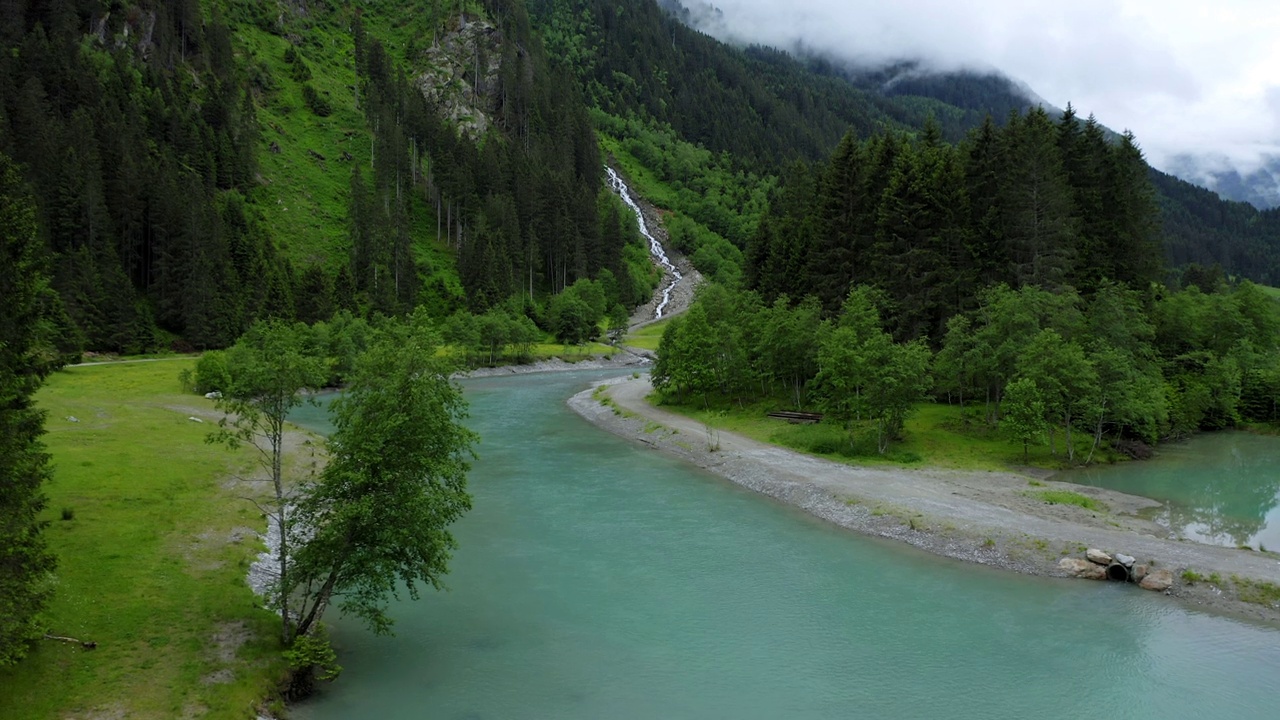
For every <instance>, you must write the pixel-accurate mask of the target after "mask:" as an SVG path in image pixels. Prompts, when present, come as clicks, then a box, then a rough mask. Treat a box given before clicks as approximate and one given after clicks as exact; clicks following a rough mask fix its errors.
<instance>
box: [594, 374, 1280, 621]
mask: <svg viewBox="0 0 1280 720" xmlns="http://www.w3.org/2000/svg"><path fill="white" fill-rule="evenodd" d="M601 384H602V385H605V386H607V388H606V390H604V391H602V392H603V395H604V396H606V397H607V398H608V400H609V404H605V403H602V402H601V401H600V400H599V399H597V398H596V397H595V396H594V395H593V393H594V391H593V390H587V391H584V392H582V393H579V394H578V395H575V396H574V397H573V398H571V399H570V400H569V406H570V407H571V408H573V409H574V410H575V411H576V412H577V413H578V414H580V415H582V416H583V417H585V418H586V419H587V420H590V421H591V422H593V423H594V424H596V425H598V426H600V427H602V428H604V429H606V430H609V431H610V432H613V433H615V434H617V435H620V436H622V437H626V438H629V439H632V440H635V441H638V442H641V443H644V444H646V445H649V446H651V447H653V448H655V449H657V450H660V451H662V452H664V453H667V454H670V455H674V456H677V457H680V458H683V459H685V460H688V461H689V462H692V463H693V464H695V465H697V466H699V467H702V468H704V469H707V470H709V471H711V472H713V473H715V474H717V475H719V476H721V477H723V478H726V479H728V480H730V481H732V482H734V483H736V484H738V485H741V486H743V487H747V488H750V489H752V490H755V491H757V492H760V493H763V494H765V495H768V496H770V497H773V498H775V499H777V500H779V501H782V502H785V503H788V504H790V505H794V506H796V507H799V508H801V509H803V510H805V511H807V512H809V513H811V514H813V515H815V516H817V517H820V518H823V519H824V520H828V521H830V522H833V523H835V524H837V525H840V526H842V527H845V528H848V529H850V530H854V531H857V532H861V533H865V534H867V535H874V536H878V537H884V538H890V539H894V540H899V541H902V542H906V543H908V544H910V545H913V546H915V547H917V548H920V549H922V550H926V551H928V552H931V553H935V554H937V555H944V556H946V557H951V558H956V559H959V560H964V561H967V562H973V563H979V564H982V565H988V566H992V567H998V568H1003V569H1006V570H1013V571H1016V572H1021V573H1027V574H1031V575H1045V576H1062V575H1063V572H1062V571H1061V570H1060V569H1059V568H1058V560H1059V559H1061V558H1062V557H1064V556H1066V555H1074V556H1081V555H1082V553H1083V551H1084V549H1085V548H1093V547H1096V548H1101V549H1104V550H1108V551H1112V552H1116V551H1119V552H1124V553H1126V554H1129V555H1133V556H1136V557H1137V558H1138V561H1139V562H1140V563H1149V564H1153V565H1154V567H1156V568H1165V569H1169V570H1172V571H1173V572H1174V574H1175V576H1176V575H1178V574H1179V573H1180V572H1181V571H1182V570H1183V569H1186V568H1191V569H1194V570H1196V571H1197V572H1199V573H1201V574H1202V575H1206V576H1207V575H1209V574H1211V573H1214V572H1216V573H1219V574H1220V575H1222V576H1223V577H1226V578H1229V577H1231V576H1232V575H1237V576H1240V577H1244V578H1251V579H1254V580H1262V581H1266V582H1272V583H1280V558H1278V557H1277V556H1276V555H1274V554H1272V553H1257V552H1249V551H1244V550H1236V549H1233V548H1224V547H1217V546H1211V545H1202V544H1199V543H1195V542H1190V541H1179V540H1174V539H1169V538H1168V533H1167V531H1166V530H1165V529H1164V528H1162V527H1160V526H1159V525H1157V524H1155V523H1152V522H1149V521H1146V520H1143V519H1141V518H1139V517H1137V516H1136V514H1135V513H1136V512H1137V511H1138V510H1139V509H1141V508H1144V507H1150V506H1153V505H1158V504H1159V503H1157V502H1155V501H1154V500H1151V499H1149V498H1141V497H1136V496H1132V495H1125V494H1123V493H1117V492H1112V491H1108V490H1103V489H1100V488H1090V487H1083V486H1077V485H1072V484H1069V483H1061V482H1054V481H1047V480H1040V482H1043V483H1044V485H1045V488H1044V489H1055V488H1059V489H1070V490H1072V491H1074V492H1079V493H1081V494H1085V495H1089V496H1092V497H1095V498H1098V499H1100V500H1102V501H1104V502H1105V503H1107V505H1108V506H1109V507H1110V508H1111V509H1112V511H1111V512H1108V513H1096V512H1092V511H1089V510H1085V509H1083V508H1079V507H1076V506H1071V505H1049V504H1047V503H1044V502H1043V501H1041V500H1038V499H1035V498H1032V497H1028V496H1027V494H1026V492H1027V490H1028V482H1029V481H1030V480H1031V479H1032V478H1031V477H1030V476H1028V475H1022V474H1018V473H1014V472H1006V473H997V472H961V471H950V470H938V469H919V470H916V469H911V470H907V469H896V468H893V469H882V468H864V467H853V466H849V465H843V464H839V463H835V462H831V461H827V460H823V459H820V458H815V457H810V456H807V455H802V454H799V453H796V452H792V451H790V450H786V449H782V448H778V447H774V446H771V445H766V444H763V443H758V442H756V441H754V440H750V439H748V438H745V437H741V436H738V435H735V434H732V433H728V432H719V433H716V434H714V435H712V436H709V435H708V433H707V431H706V429H705V427H703V426H702V425H701V424H700V423H698V422H696V421H693V420H690V419H688V418H686V417H683V416H681V415H677V414H675V413H671V412H668V411H666V410H663V409H661V408H657V407H653V406H651V405H649V403H648V402H646V400H645V397H646V396H647V395H648V394H649V393H650V392H651V391H652V388H651V386H650V384H649V378H648V376H647V375H644V376H642V377H641V378H640V379H633V378H617V379H614V380H609V381H606V382H604V383H601ZM650 423H657V424H658V425H661V426H662V429H661V430H657V431H653V426H652V425H650ZM646 426H648V429H649V432H646ZM712 446H717V449H715V450H712V449H711V448H712ZM1133 591H1134V592H1143V591H1141V590H1138V589H1137V588H1136V587H1135V588H1134V590H1133ZM1166 594H1168V595H1170V596H1173V597H1177V598H1180V599H1182V600H1185V601H1187V602H1190V603H1193V604H1197V605H1200V606H1206V607H1209V608H1212V609H1214V610H1215V611H1217V612H1222V613H1225V614H1230V615H1235V616H1238V617H1243V618H1248V619H1252V620H1262V621H1266V622H1268V623H1275V624H1280V607H1265V606H1261V605H1256V604H1249V603H1243V602H1240V601H1238V600H1236V599H1235V598H1234V596H1233V594H1232V593H1231V592H1230V590H1229V589H1224V588H1218V587H1215V586H1213V585H1211V584H1209V583H1205V582H1200V583H1196V584H1194V585H1191V584H1187V583H1184V582H1182V581H1181V580H1180V579H1179V580H1178V581H1177V582H1176V583H1175V585H1174V587H1173V588H1171V589H1170V590H1169V591H1168V592H1167V593H1166Z"/></svg>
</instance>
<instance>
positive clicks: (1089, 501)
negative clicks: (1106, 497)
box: [1026, 490, 1108, 513]
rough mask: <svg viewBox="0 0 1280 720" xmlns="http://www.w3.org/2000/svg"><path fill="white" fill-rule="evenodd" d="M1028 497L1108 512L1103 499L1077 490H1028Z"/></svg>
mask: <svg viewBox="0 0 1280 720" xmlns="http://www.w3.org/2000/svg"><path fill="white" fill-rule="evenodd" d="M1026 495H1027V497H1032V498H1036V499H1038V500H1043V501H1045V502H1047V503H1049V504H1050V505H1075V506H1077V507H1082V508H1084V509H1085V510H1092V511H1093V512H1101V513H1104V512H1107V510H1108V508H1107V504H1106V503H1104V502H1102V501H1101V500H1098V499H1095V498H1091V497H1089V496H1088V495H1081V494H1080V493H1077V492H1071V491H1069V490H1038V491H1035V492H1031V491H1028V492H1027V493H1026Z"/></svg>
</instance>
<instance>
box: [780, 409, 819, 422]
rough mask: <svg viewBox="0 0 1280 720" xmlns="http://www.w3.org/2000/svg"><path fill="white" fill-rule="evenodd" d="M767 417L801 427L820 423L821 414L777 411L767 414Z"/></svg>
mask: <svg viewBox="0 0 1280 720" xmlns="http://www.w3.org/2000/svg"><path fill="white" fill-rule="evenodd" d="M769 417H771V418H777V419H778V420H786V421H787V422H789V423H795V424H801V425H811V424H813V423H816V422H822V413H811V412H795V411H792V410H778V411H776V412H771V413H769Z"/></svg>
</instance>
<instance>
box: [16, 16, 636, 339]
mask: <svg viewBox="0 0 1280 720" xmlns="http://www.w3.org/2000/svg"><path fill="white" fill-rule="evenodd" d="M397 12H399V13H401V14H402V15H403V13H404V12H406V11H404V9H403V8H399V7H398V6H396V4H394V3H371V4H369V5H368V6H367V7H363V8H356V7H354V6H339V5H337V4H332V5H331V4H318V5H316V6H315V7H310V8H286V9H285V11H284V12H282V13H276V12H274V11H271V12H268V11H267V10H266V9H264V8H263V7H262V6H260V4H258V3H252V2H242V1H240V0H227V1H226V2H205V3H204V4H203V5H202V4H201V3H200V2H199V1H198V0H184V2H179V3H161V2H149V1H146V0H144V1H142V2H136V3H123V4H122V3H106V2H99V1H98V0H50V1H47V2H45V1H40V2H20V1H18V0H6V1H5V2H4V3H3V5H2V9H0V13H2V17H3V19H4V22H3V29H2V30H0V41H3V43H4V47H5V48H6V51H5V52H4V53H3V54H0V153H3V154H5V155H7V156H9V157H11V158H12V159H13V160H15V161H16V162H17V163H19V164H20V166H21V167H22V168H23V169H24V176H25V179H26V184H27V187H28V189H29V191H30V193H31V195H32V197H34V198H35V201H36V207H37V221H38V228H39V233H40V236H41V238H42V239H43V241H44V244H45V247H46V250H47V252H48V254H49V258H50V263H51V267H52V275H53V285H54V287H55V288H56V290H57V291H58V295H59V296H60V298H61V307H62V309H63V310H64V311H63V312H60V313H58V315H57V318H56V319H57V325H58V327H59V330H60V332H59V335H58V344H59V346H60V347H61V348H62V350H63V351H64V352H65V353H67V355H68V356H74V354H75V353H76V352H77V351H78V350H79V349H81V348H87V349H93V350H104V351H117V352H141V351H144V350H150V349H154V348H159V347H177V348H208V347H223V346H226V345H228V344H230V343H231V342H232V341H234V340H235V338H236V337H238V336H239V335H240V333H241V332H243V331H244V329H245V328H246V327H248V326H249V324H250V323H252V322H253V321H254V320H255V319H259V318H264V317H280V318H286V319H291V318H295V317H296V318H299V319H302V320H306V321H316V320H321V319H326V318H327V317H329V316H330V315H332V313H333V312H335V311H337V310H347V311H349V312H353V313H356V314H358V315H369V314H372V313H381V314H386V315H397V314H404V313H406V312H408V311H410V310H411V309H413V308H414V307H416V306H417V305H420V304H423V305H426V306H428V307H430V308H431V309H432V311H433V312H434V313H435V314H436V315H437V316H440V317H443V316H446V315H448V314H450V313H452V312H454V311H456V310H459V309H462V310H469V311H473V312H483V311H486V310H488V309H489V308H491V307H493V306H495V305H499V304H502V303H504V302H505V301H507V300H508V299H509V298H512V297H514V296H517V295H523V296H524V297H525V300H524V301H522V302H520V303H517V304H516V305H514V306H512V312H513V313H516V314H524V315H526V316H528V317H532V318H534V319H536V320H537V321H539V322H540V323H543V324H544V325H546V322H547V321H546V318H545V315H544V314H543V312H542V303H543V302H544V301H545V299H546V297H548V296H549V295H551V294H554V293H558V292H560V291H562V290H563V289H564V288H566V287H569V286H571V285H572V284H573V283H574V282H576V281H578V280H588V279H593V278H599V279H601V280H602V282H603V287H604V288H605V289H606V294H607V305H608V306H613V305H621V306H626V307H630V306H633V305H635V304H637V303H639V302H642V301H643V299H644V297H645V296H646V295H647V293H648V292H649V291H650V289H651V287H652V284H653V282H654V278H653V275H652V272H651V270H650V268H649V266H648V262H647V256H646V254H645V250H644V248H643V245H642V244H640V242H639V239H638V238H637V237H636V234H635V232H634V230H633V229H632V228H631V226H630V225H629V224H627V223H626V222H624V218H625V217H626V216H625V213H624V211H623V210H621V209H619V208H618V207H617V204H616V202H615V201H614V200H613V198H612V196H611V194H610V193H609V191H608V190H607V189H606V188H605V187H604V186H603V183H602V177H601V163H602V160H601V157H600V153H599V149H598V142H597V140H596V137H595V134H594V131H593V129H592V125H591V120H590V118H589V116H588V113H587V110H586V107H585V106H584V104H583V103H582V101H581V100H580V96H579V93H578V91H577V89H576V87H575V85H574V83H573V81H572V78H571V77H570V76H569V75H567V74H564V73H561V72H557V71H555V70H554V69H552V68H551V67H549V64H548V61H547V58H546V53H545V52H544V51H543V50H542V47H541V44H540V43H539V42H538V40H537V37H536V35H535V34H534V33H533V30H532V29H531V26H530V23H529V19H528V17H527V15H526V14H525V13H524V11H523V8H522V6H521V5H520V3H518V2H505V1H502V0H495V1H494V2H489V3H486V5H485V6H484V7H483V8H482V7H479V6H475V5H466V4H458V3H444V4H443V5H442V4H441V3H436V4H434V5H433V12H432V13H431V14H430V16H429V17H420V18H417V19H416V20H415V21H414V24H413V25H412V29H413V30H415V31H416V32H417V34H418V35H419V36H424V35H425V36H428V37H432V38H433V41H434V45H433V46H432V48H431V49H438V48H440V47H444V46H449V47H452V49H453V50H454V55H448V54H447V53H446V54H443V55H442V54H441V53H439V52H437V53H436V54H435V55H432V54H431V53H430V52H429V50H424V49H422V48H421V46H420V45H419V46H418V49H417V50H414V49H413V48H409V49H407V51H405V52H402V53H401V52H398V53H394V54H393V53H389V52H388V51H387V49H386V47H385V45H384V43H383V40H382V39H380V37H379V35H378V34H382V35H384V36H389V37H395V36H394V33H392V32H391V30H390V29H388V28H395V27H398V25H397V23H398V18H400V17H402V15H394V13H397ZM366 17H367V18H369V22H368V23H366V22H365V21H364V20H363V18H366ZM485 17H492V18H495V20H494V21H492V22H490V21H488V20H485V19H484V18H485ZM393 21H395V22H393ZM370 23H371V24H370ZM375 30H376V31H377V33H378V34H375ZM396 39H399V38H396ZM421 41H422V37H419V38H418V41H417V42H418V43H421ZM467 41H470V43H471V44H470V45H466V43H467ZM450 43H451V44H452V45H450ZM269 48H270V49H275V48H279V49H278V50H276V52H275V53H271V54H265V51H266V49H269ZM459 54H461V55H463V56H464V57H463V59H464V60H465V61H466V62H465V65H464V68H469V67H470V66H471V65H472V62H474V67H475V71H474V72H466V71H465V70H460V71H458V72H457V73H455V74H448V75H446V76H445V79H444V80H441V81H440V82H439V84H441V85H446V84H447V85H450V86H452V85H455V84H456V85H459V86H461V87H460V88H458V89H457V90H456V91H457V93H459V94H461V95H463V96H465V97H466V98H467V102H468V103H469V107H470V108H471V109H472V110H473V111H474V112H475V113H476V114H477V115H484V116H486V117H487V118H490V119H491V120H490V121H489V122H487V123H485V124H484V125H483V126H479V129H478V130H477V128H476V127H472V128H467V127H464V125H465V123H463V122H460V121H459V118H458V117H456V116H455V115H450V113H449V108H447V107H445V101H444V100H443V99H442V98H441V97H440V93H436V94H435V95H432V94H431V93H429V92H426V90H427V89H428V88H426V87H425V86H426V85H427V84H428V83H426V81H425V80H424V77H426V75H425V73H426V72H427V71H430V70H432V69H434V68H433V67H432V66H431V62H432V60H433V58H434V59H435V61H437V62H454V61H457V60H458V55H459ZM442 57H443V60H441V58H442ZM332 72H344V73H351V77H352V80H353V82H354V85H351V86H348V87H349V88H350V89H349V90H348V91H346V92H341V93H339V92H335V91H334V90H333V88H334V87H335V86H334V83H333V82H332V80H331V78H329V77H326V76H324V75H322V74H323V73H332ZM263 114H265V115H266V116H267V117H269V118H270V120H269V121H264V120H262V119H260V118H261V117H262V116H263ZM335 119H336V120H338V122H335ZM352 119H358V120H357V123H358V124H355V125H352V124H349V121H350V120H352ZM361 121H362V122H361ZM469 129H470V130H471V132H468V130H469ZM315 137H319V138H321V139H322V142H315V141H314V140H313V138H315ZM361 137H365V138H367V140H365V141H364V142H363V143H362V142H361ZM325 142H328V143H332V144H329V145H325V144H324V143H325ZM338 143H341V145H338ZM362 146H363V147H364V148H365V149H360V148H361V147H362ZM295 157H301V158H303V161H304V162H305V163H306V164H307V166H306V167H305V173H307V174H306V175H304V177H306V178H308V179H311V178H314V179H315V180H316V181H317V182H316V183H315V185H314V186H311V187H306V186H304V187H302V188H300V189H291V188H294V186H295V184H294V183H293V182H291V180H292V178H290V177H289V175H297V174H298V173H299V168H298V166H297V165H296V164H295V165H289V164H288V163H289V162H290V161H291V160H285V161H283V165H282V160H281V158H290V159H292V158H295ZM365 161H367V164H365ZM267 166H269V167H267ZM335 176H336V177H338V178H340V179H339V180H337V183H340V186H341V189H340V191H339V192H340V194H341V196H342V197H343V198H345V199H344V200H343V201H342V202H341V207H340V209H339V211H338V212H339V217H338V218H336V223H330V225H331V226H332V225H336V226H337V227H338V228H341V231H340V235H341V237H340V238H339V240H338V242H337V243H335V244H334V245H333V246H332V247H326V248H323V249H322V250H321V252H319V253H311V254H308V255H305V256H303V257H297V256H296V255H295V256H294V257H291V256H290V253H289V252H286V251H284V250H283V248H286V247H290V250H293V248H296V247H306V246H308V244H313V243H312V241H311V240H310V238H308V237H307V235H308V232H307V230H306V229H304V227H305V226H303V225H301V224H300V223H299V222H298V219H294V220H291V219H289V217H288V216H285V215H283V213H284V212H286V211H287V210H288V206H287V205H286V203H287V204H288V205H292V204H294V203H295V202H296V203H298V204H303V201H304V200H308V201H309V200H311V199H312V198H313V196H314V195H316V194H318V193H320V192H321V191H322V190H324V188H325V186H326V185H327V184H333V183H334V178H335ZM290 193H292V194H290ZM311 212H312V214H313V215H314V214H316V212H317V210H316V208H315V207H313V208H312V210H311ZM344 218H345V221H344ZM299 219H301V218H299ZM331 230H332V228H329V231H331Z"/></svg>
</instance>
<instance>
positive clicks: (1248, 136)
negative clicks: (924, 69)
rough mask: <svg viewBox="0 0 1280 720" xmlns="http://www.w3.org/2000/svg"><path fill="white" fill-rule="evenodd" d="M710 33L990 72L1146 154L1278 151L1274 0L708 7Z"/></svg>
mask: <svg viewBox="0 0 1280 720" xmlns="http://www.w3.org/2000/svg"><path fill="white" fill-rule="evenodd" d="M714 5H715V6H716V7H718V8H720V10H722V11H723V15H722V18H723V25H722V26H721V27H720V28H716V29H713V31H714V32H715V33H716V34H720V35H723V36H728V37H729V38H731V39H733V40H736V41H739V42H757V43H764V44H770V45H776V46H779V47H794V46H795V45H796V44H797V43H800V44H803V45H804V46H806V47H809V48H812V49H815V50H818V51H823V52H827V53H831V54H834V55H837V56H841V57H844V58H849V59H851V60H855V61H858V62H861V63H866V64H880V63H883V62H886V61H894V60H902V59H916V58H919V59H923V60H924V61H926V62H927V63H928V64H929V65H931V66H934V67H936V68H938V69H943V70H954V69H975V70H989V69H992V68H995V69H999V70H1001V71H1003V72H1004V73H1006V74H1008V75H1010V76H1011V77H1013V78H1014V79H1016V80H1020V81H1023V82H1025V83H1026V84H1027V85H1029V86H1030V87H1031V88H1032V89H1033V90H1034V91H1035V92H1036V93H1038V94H1039V95H1040V96H1041V97H1043V98H1044V99H1045V100H1047V101H1048V102H1050V103H1052V104H1054V105H1058V106H1064V105H1066V103H1067V102H1068V101H1070V102H1072V103H1074V105H1075V107H1076V108H1077V110H1078V111H1079V112H1080V113H1081V114H1082V115H1087V114H1089V113H1094V114H1096V115H1097V116H1098V118H1099V119H1100V120H1101V121H1102V122H1104V123H1105V124H1107V125H1108V126H1110V127H1112V128H1114V129H1116V130H1123V129H1130V130H1132V131H1133V132H1134V133H1136V134H1137V136H1138V140H1139V142H1140V143H1141V144H1142V146H1143V148H1144V150H1145V151H1146V153H1147V155H1148V157H1149V159H1150V160H1151V161H1152V162H1153V164H1155V165H1156V166H1157V167H1167V166H1168V164H1169V162H1170V161H1171V160H1172V159H1173V158H1174V157H1176V156H1179V155H1186V154H1191V155H1197V156H1198V155H1212V156H1215V157H1219V158H1229V159H1230V160H1231V161H1232V162H1236V163H1240V164H1243V165H1248V164H1256V163H1257V162H1258V158H1259V157H1260V156H1261V155H1264V154H1272V155H1275V154H1280V87H1277V86H1275V85H1274V84H1273V83H1274V81H1275V74H1274V73H1275V71H1276V68H1280V43H1277V42H1276V41H1275V38H1277V37H1280V13H1277V12H1276V11H1275V8H1274V0H1217V2H1214V3H1204V2H1202V0H1194V1H1193V0H1166V1H1165V2H1159V3H1156V2H1150V1H1149V0H1079V1H1078V2H1074V3H1064V2H1062V1H1061V0H902V1H900V2H883V1H882V0H808V1H807V2H795V3H779V2H777V1H776V0H715V2H714Z"/></svg>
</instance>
